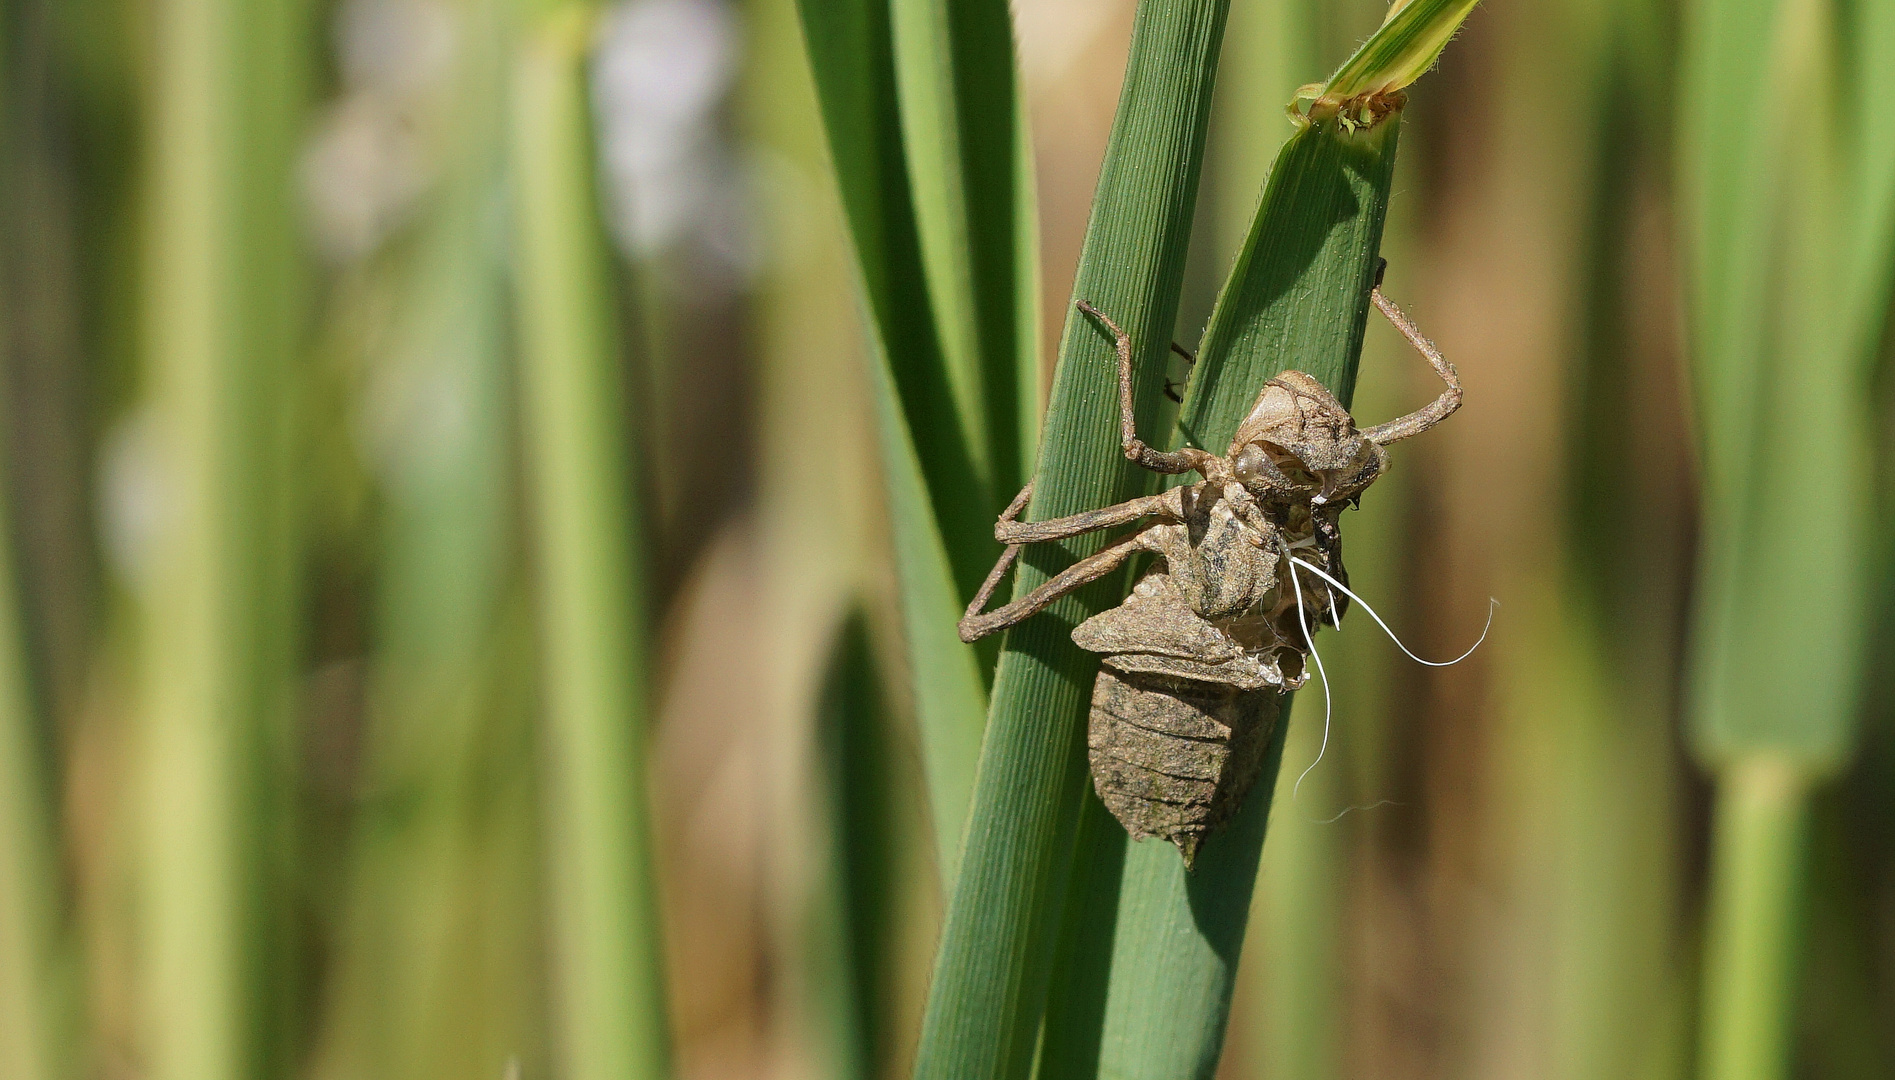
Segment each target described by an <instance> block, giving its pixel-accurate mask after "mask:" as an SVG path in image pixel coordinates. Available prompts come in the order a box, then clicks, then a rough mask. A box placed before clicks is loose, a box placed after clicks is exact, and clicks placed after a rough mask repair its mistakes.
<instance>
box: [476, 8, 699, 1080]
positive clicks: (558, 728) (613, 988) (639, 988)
mask: <svg viewBox="0 0 1895 1080" xmlns="http://www.w3.org/2000/svg"><path fill="white" fill-rule="evenodd" d="M591 14H592V13H591V11H590V9H589V8H588V7H585V6H582V5H576V4H575V5H569V6H564V7H561V8H559V9H557V10H555V11H553V12H551V13H550V14H549V15H547V16H546V17H545V18H544V20H543V21H541V22H539V23H537V24H535V25H532V26H531V28H530V30H529V37H528V39H527V43H526V47H525V49H524V51H523V52H522V54H521V56H520V60H519V64H518V68H517V70H516V72H515V81H514V92H515V100H514V109H513V158H512V161H513V167H514V170H515V172H514V178H515V197H516V200H517V201H516V204H515V224H516V242H517V259H518V262H517V265H516V268H515V274H516V288H517V290H518V301H519V316H520V343H521V352H522V365H523V369H524V373H523V380H522V381H523V385H524V391H525V399H526V411H525V419H526V429H527V449H528V462H529V474H528V475H529V480H530V485H531V488H532V496H531V498H532V503H531V505H532V509H533V511H534V518H535V520H534V523H533V526H534V533H535V538H534V539H535V546H536V548H537V550H536V552H535V557H536V560H537V564H538V573H539V594H540V595H539V601H540V620H541V628H540V632H541V638H542V641H541V645H542V648H543V649H544V666H543V671H544V698H545V703H546V721H545V730H546V745H545V755H546V762H547V783H546V802H547V831H548V838H549V847H550V851H549V853H548V856H549V861H550V865H551V872H552V889H553V913H554V915H553V943H552V951H553V971H554V974H553V980H554V983H553V985H554V991H555V1000H556V1002H557V1005H556V1010H557V1011H556V1015H557V1016H558V1018H559V1019H558V1021H557V1023H558V1028H557V1030H556V1032H555V1046H556V1050H557V1055H558V1056H559V1058H560V1059H561V1061H562V1066H563V1068H562V1073H563V1075H564V1076H566V1077H569V1078H570V1080H648V1078H650V1080H655V1078H657V1077H661V1076H663V1075H665V1073H666V1071H667V1065H666V1058H667V1050H666V1042H667V1038H666V1027H665V1019H664V1016H665V1010H664V995H663V987H662V979H661V976H660V970H659V961H660V955H659V948H660V928H659V926H658V915H657V910H656V904H655V900H654V888H653V884H652V880H651V852H650V838H649V837H650V832H649V825H648V817H649V807H648V805H647V796H646V777H645V770H646V758H645V745H644V744H645V728H646V718H647V705H646V700H647V686H646V678H645V653H646V643H645V630H644V612H643V610H642V607H643V588H642V582H641V581H640V577H639V572H638V565H637V563H636V561H635V560H636V557H637V556H636V553H637V551H638V550H639V548H638V545H637V542H636V538H637V533H636V531H635V530H636V521H637V519H636V516H635V509H634V507H633V504H632V496H631V493H632V490H633V467H632V462H631V461H630V459H629V456H630V443H631V437H630V432H629V431H628V430H627V425H626V412H625V386H624V380H623V373H622V372H621V371H620V369H619V365H618V359H617V357H616V355H615V348H614V338H613V328H612V306H613V305H612V298H611V292H610V287H609V284H608V276H607V263H606V253H605V251H604V248H603V241H602V236H601V231H600V227H599V221H598V210H597V202H596V199H595V193H594V188H593V184H594V163H593V156H592V145H591V137H590V119H591V115H590V110H589V107H588V99H587V94H586V78H585V75H586V58H587V55H588V51H589V45H590V41H591V27H592V25H593V24H592V18H591Z"/></svg>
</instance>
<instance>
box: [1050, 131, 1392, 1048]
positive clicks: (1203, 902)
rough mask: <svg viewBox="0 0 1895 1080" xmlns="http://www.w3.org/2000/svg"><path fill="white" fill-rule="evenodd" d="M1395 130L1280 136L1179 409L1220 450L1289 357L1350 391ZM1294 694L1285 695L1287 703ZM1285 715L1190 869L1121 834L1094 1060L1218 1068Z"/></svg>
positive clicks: (1340, 392) (1186, 428)
mask: <svg viewBox="0 0 1895 1080" xmlns="http://www.w3.org/2000/svg"><path fill="white" fill-rule="evenodd" d="M1399 130H1400V115H1399V113H1397V114H1395V115H1393V116H1390V117H1388V118H1386V119H1384V120H1383V121H1382V122H1381V123H1379V124H1377V125H1375V126H1373V127H1369V128H1362V129H1354V130H1351V129H1350V128H1349V127H1348V126H1346V125H1344V124H1342V123H1341V122H1340V121H1338V120H1326V121H1318V122H1316V123H1314V124H1312V125H1311V126H1309V127H1306V128H1304V129H1303V130H1302V131H1300V132H1298V133H1297V134H1296V135H1295V136H1294V137H1293V138H1292V139H1291V140H1290V141H1289V142H1288V143H1287V144H1286V145H1285V146H1284V148H1283V151H1282V153H1281V154H1280V155H1279V156H1278V158H1277V163H1276V166H1275V167H1274V168H1273V169H1272V170H1271V172H1270V179H1269V183H1268V185H1267V186H1266V188H1265V191H1264V196H1263V202H1262V205H1261V206H1260V207H1259V209H1258V214H1257V217H1256V220H1255V222H1254V224H1253V226H1252V228H1251V232H1250V237H1249V239H1248V240H1247V241H1246V243H1245V245H1244V249H1243V252H1242V253H1241V254H1240V255H1239V257H1238V260H1237V264H1236V266H1235V267H1234V268H1233V269H1232V272H1231V277H1230V282H1229V284H1228V285H1226V287H1225V289H1224V293H1223V295H1222V296H1221V297H1220V298H1219V300H1218V304H1217V308H1216V310H1215V311H1214V312H1213V313H1212V316H1211V322H1210V326H1209V328H1208V329H1207V330H1206V331H1205V336H1204V341H1203V344H1202V346H1201V347H1200V349H1199V354H1198V363H1197V366H1196V368H1195V369H1194V370H1193V376H1192V385H1191V390H1190V393H1189V394H1188V395H1187V397H1186V398H1185V403H1184V407H1183V409H1182V410H1181V411H1180V417H1179V421H1178V424H1179V428H1180V431H1181V432H1182V433H1183V434H1184V438H1185V441H1187V442H1189V443H1190V444H1191V445H1194V446H1202V447H1206V448H1215V449H1216V450H1222V449H1223V448H1224V446H1226V445H1227V444H1228V443H1229V441H1230V437H1231V434H1232V433H1233V432H1234V431H1235V430H1236V427H1237V424H1238V422H1239V421H1240V420H1241V419H1242V418H1243V415H1244V414H1245V413H1246V412H1248V411H1249V408H1250V406H1251V404H1252V403H1253V402H1254V401H1255V398H1256V394H1257V389H1258V388H1259V387H1261V386H1262V385H1263V383H1264V382H1265V381H1266V380H1268V379H1269V378H1270V377H1271V376H1273V375H1275V374H1277V373H1278V372H1280V371H1283V370H1287V369H1290V368H1296V369H1299V370H1302V371H1306V372H1308V373H1309V374H1311V375H1314V376H1316V377H1317V378H1319V379H1321V380H1322V381H1323V382H1324V384H1325V385H1327V386H1329V387H1331V388H1332V389H1333V390H1334V392H1335V393H1336V395H1337V396H1338V398H1340V399H1341V400H1342V401H1343V402H1345V403H1347V402H1348V401H1349V398H1350V395H1351V394H1352V392H1353V390H1354V386H1355V369H1356V364H1357V361H1358V359H1359V358H1360V356H1361V352H1362V338H1363V333H1364V331H1365V329H1366V326H1367V322H1368V308H1369V287H1370V284H1371V283H1372V282H1373V280H1374V275H1375V263H1376V253H1377V251H1378V249H1379V248H1380V246H1381V234H1382V225H1383V222H1384V220H1385V217H1386V214H1387V208H1388V195H1389V188H1390V185H1391V183H1392V182H1393V178H1394V163H1395V148H1396V143H1397V135H1398V133H1399ZM1287 706H1288V699H1287V696H1286V697H1285V699H1284V701H1283V702H1282V703H1281V705H1280V706H1279V708H1280V709H1282V710H1283V711H1282V712H1280V713H1279V718H1280V719H1283V718H1286V713H1287ZM1287 727H1288V725H1287V724H1279V726H1278V730H1277V732H1276V736H1275V739H1274V742H1273V745H1272V748H1271V752H1270V756H1269V759H1268V761H1267V762H1266V764H1265V768H1264V773H1263V775H1262V776H1261V777H1260V778H1259V779H1258V781H1257V786H1256V788H1255V789H1253V791H1252V793H1251V796H1250V798H1249V801H1248V803H1247V804H1246V806H1245V807H1244V809H1243V811H1242V812H1241V813H1240V814H1239V815H1238V817H1237V818H1236V819H1235V820H1233V821H1232V822H1231V823H1230V824H1229V825H1228V826H1227V827H1226V828H1225V829H1224V831H1223V832H1221V833H1218V834H1217V835H1215V836H1213V837H1212V838H1211V839H1210V840H1208V841H1207V842H1206V843H1205V845H1204V847H1203V849H1202V850H1201V851H1200V852H1199V853H1198V858H1197V865H1196V869H1195V870H1193V871H1190V872H1188V873H1187V872H1186V871H1185V869H1184V863H1183V861H1182V860H1181V859H1180V858H1179V857H1178V854H1177V852H1176V851H1175V850H1173V849H1172V848H1171V847H1170V845H1167V844H1158V843H1145V844H1132V845H1130V847H1129V848H1128V849H1127V851H1126V854H1125V863H1124V872H1123V874H1122V876H1121V878H1120V879H1119V881H1117V882H1113V883H1110V884H1111V885H1113V886H1116V888H1117V890H1118V905H1117V920H1116V925H1115V926H1113V925H1110V924H1102V925H1099V926H1097V927H1096V928H1095V929H1094V931H1093V933H1094V934H1095V935H1096V936H1097V938H1096V944H1095V945H1094V946H1093V948H1095V949H1100V950H1103V951H1107V952H1109V954H1110V955H1111V957H1112V966H1111V976H1110V980H1109V983H1108V984H1107V986H1106V987H1105V988H1104V991H1103V992H1104V995H1105V1002H1104V1005H1103V1007H1102V1008H1098V1009H1096V1011H1097V1012H1098V1014H1099V1016H1100V1018H1101V1026H1100V1029H1099V1033H1098V1034H1097V1035H1096V1036H1094V1038H1096V1039H1097V1041H1098V1047H1099V1048H1098V1055H1099V1067H1098V1072H1097V1075H1100V1076H1112V1077H1131V1078H1142V1077H1160V1076H1180V1075H1183V1076H1200V1077H1209V1076H1210V1075H1211V1074H1212V1073H1213V1072H1214V1071H1215V1070H1216V1067H1217V1062H1218V1059H1219V1056H1220V1055H1221V1053H1222V1050H1223V1043H1224V1031H1225V1027H1226V1024H1227V1023H1228V1019H1229V1014H1230V997H1231V992H1232V990H1233V988H1234V985H1235V982H1236V974H1237V961H1238V957H1239V954H1240V953H1241V951H1242V945H1243V937H1244V928H1245V924H1246V922H1247V920H1248V915H1249V911H1250V899H1251V892H1252V890H1253V889H1254V887H1255V885H1256V880H1257V865H1258V859H1259V857H1260V855H1261V852H1262V848H1263V836H1264V830H1265V826H1266V824H1267V823H1268V820H1269V813H1270V794H1271V792H1272V790H1273V789H1274V788H1275V786H1276V770H1277V765H1278V763H1279V762H1280V760H1281V757H1282V752H1283V751H1282V748H1283V739H1284V735H1285V732H1286V731H1287ZM1119 840H1120V841H1121V842H1122V841H1123V836H1122V835H1121V836H1120V837H1119ZM1081 857H1082V858H1085V856H1084V855H1083V854H1082V856H1081ZM1084 906H1094V905H1084ZM1097 906H1101V907H1102V906H1103V905H1102V904H1100V905H1097ZM1053 1019H1054V1018H1052V1017H1050V1016H1049V1018H1048V1024H1049V1028H1050V1027H1051V1025H1052V1023H1053ZM1071 1037H1072V1038H1074V1039H1075V1040H1077V1039H1079V1038H1080V1036H1071ZM1051 1039H1052V1036H1051V1034H1050V1032H1049V1036H1048V1041H1049V1042H1050V1041H1051ZM1046 1064H1047V1067H1048V1068H1056V1067H1057V1065H1056V1063H1054V1062H1052V1061H1050V1060H1049V1061H1048V1062H1047V1063H1046Z"/></svg>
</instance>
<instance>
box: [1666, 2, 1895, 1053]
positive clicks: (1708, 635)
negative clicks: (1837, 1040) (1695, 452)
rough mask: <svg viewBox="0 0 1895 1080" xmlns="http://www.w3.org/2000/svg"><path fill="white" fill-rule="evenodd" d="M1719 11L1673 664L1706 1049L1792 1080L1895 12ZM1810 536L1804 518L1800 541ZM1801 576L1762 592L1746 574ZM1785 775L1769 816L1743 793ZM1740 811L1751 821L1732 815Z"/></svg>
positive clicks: (1853, 631) (1701, 15)
mask: <svg viewBox="0 0 1895 1080" xmlns="http://www.w3.org/2000/svg"><path fill="white" fill-rule="evenodd" d="M1874 7H1875V6H1874V5H1864V6H1860V7H1858V6H1855V5H1846V6H1837V7H1831V6H1829V5H1824V4H1813V3H1800V2H1793V0H1784V2H1780V3H1777V2H1769V0H1754V2H1753V0H1715V2H1708V3H1705V4H1703V5H1700V6H1699V7H1698V8H1696V9H1694V11H1693V15H1694V18H1693V19H1692V20H1691V21H1690V22H1688V24H1687V26H1686V32H1685V43H1686V56H1685V65H1684V77H1683V83H1684V91H1685V92H1684V95H1683V101H1684V112H1683V113H1682V114H1681V118H1680V132H1679V134H1680V143H1681V147H1680V149H1681V153H1680V166H1681V169H1682V172H1681V177H1680V188H1681V190H1682V192H1683V195H1684V199H1685V215H1684V220H1685V222H1686V223H1687V227H1688V228H1687V236H1688V240H1689V263H1688V265H1689V267H1690V270H1691V280H1690V283H1689V284H1690V292H1689V297H1690V300H1691V309H1690V312H1689V315H1690V320H1689V324H1688V325H1689V331H1690V336H1689V340H1690V345H1691V350H1692V353H1693V356H1692V360H1693V370H1694V374H1695V376H1696V379H1695V382H1694V386H1693V389H1694V391H1695V394H1696V398H1697V406H1698V419H1699V437H1700V439H1701V440H1702V453H1701V458H1700V459H1701V462H1702V472H1703V484H1702V496H1701V511H1700V513H1701V518H1702V529H1701V533H1702V537H1703V541H1702V545H1703V546H1702V552H1701V556H1700V559H1699V568H1698V588H1697V592H1696V610H1695V611H1694V612H1693V626H1692V631H1693V634H1692V641H1691V656H1690V666H1689V669H1688V672H1687V684H1686V685H1687V691H1688V701H1687V705H1688V710H1689V715H1688V721H1689V732H1690V735H1691V742H1692V746H1693V749H1694V750H1695V751H1696V752H1697V754H1698V756H1699V757H1700V759H1701V760H1703V761H1704V762H1705V763H1706V765H1707V766H1709V767H1710V768H1712V769H1714V770H1716V771H1717V772H1718V774H1719V784H1720V788H1721V793H1720V800H1721V805H1723V806H1724V808H1725V812H1723V813H1721V814H1720V816H1719V819H1718V822H1717V826H1716V827H1717V836H1716V839H1715V843H1714V845H1713V864H1712V871H1711V875H1712V883H1711V906H1712V920H1711V922H1710V925H1709V927H1708V935H1709V936H1708V938H1707V942H1706V956H1707V968H1706V976H1705V984H1704V997H1703V1008H1704V1016H1703V1026H1702V1033H1703V1036H1704V1039H1705V1043H1704V1047H1703V1053H1702V1054H1701V1055H1700V1062H1701V1064H1702V1068H1703V1071H1704V1072H1703V1074H1704V1075H1705V1076H1707V1077H1711V1078H1714V1080H1724V1078H1727V1077H1729V1078H1736V1077H1742V1078H1746V1080H1748V1078H1752V1077H1758V1078H1762V1077H1770V1076H1779V1075H1783V1074H1784V1072H1785V1070H1787V1068H1788V1065H1789V1063H1788V1056H1787V1031H1788V1028H1787V1025H1788V1023H1789V1015H1788V1014H1789V1008H1790V1004H1791V1002H1792V1001H1793V996H1792V995H1790V994H1789V993H1788V992H1787V990H1786V989H1785V988H1784V987H1783V986H1781V985H1767V984H1766V981H1769V980H1776V981H1778V982H1780V981H1781V980H1782V979H1783V978H1784V977H1785V974H1784V973H1786V972H1790V971H1793V970H1794V963H1795V961H1794V956H1795V941H1796V935H1795V934H1794V933H1792V932H1790V929H1789V924H1788V923H1787V922H1786V921H1785V920H1788V919H1789V918H1790V915H1791V913H1793V912H1795V911H1797V910H1798V909H1799V907H1800V901H1799V899H1798V896H1797V894H1798V892H1799V891H1800V889H1801V880H1802V876H1801V873H1800V863H1799V861H1798V860H1799V859H1800V856H1799V854H1798V852H1799V851H1800V843H1798V842H1793V841H1792V840H1791V839H1786V838H1789V837H1793V836H1795V835H1797V834H1799V833H1800V829H1801V825H1800V824H1799V822H1800V821H1801V818H1802V816H1803V814H1804V813H1805V808H1804V807H1803V805H1802V800H1803V799H1804V798H1805V797H1806V796H1805V794H1804V791H1805V789H1806V787H1807V785H1808V784H1809V783H1810V782H1811V781H1813V780H1814V779H1816V778H1817V777H1819V776H1822V775H1824V774H1826V773H1828V772H1830V771H1832V770H1834V769H1836V768H1837V767H1839V766H1840V765H1842V764H1843V763H1844V762H1845V761H1846V760H1847V759H1848V758H1849V756H1850V755H1851V754H1852V753H1853V751H1854V748H1855V743H1856V729H1857V726H1858V712H1859V704H1858V701H1859V697H1860V691H1861V682H1862V675H1863V670H1864V662H1865V660H1866V659H1867V654H1866V652H1865V648H1866V638H1867V629H1868V615H1869V613H1868V606H1867V596H1868V595H1869V593H1870V592H1871V589H1870V588H1869V586H1870V584H1871V582H1872V581H1873V580H1874V578H1875V572H1874V570H1873V569H1872V567H1871V566H1870V555H1869V552H1870V544H1869V538H1868V534H1869V529H1870V522H1869V506H1870V505H1871V495H1872V487H1871V480H1872V470H1871V465H1870V456H1869V431H1870V426H1871V425H1870V408H1871V402H1872V394H1871V386H1870V381H1869V377H1870V373H1871V370H1872V366H1873V360H1874V357H1875V350H1876V347H1877V345H1878V344H1879V342H1880V340H1881V337H1882V333H1883V330H1884V325H1885V324H1884V320H1885V317H1886V311H1887V305H1888V302H1889V289H1890V271H1889V268H1888V262H1889V259H1890V257H1891V254H1892V253H1895V235H1891V229H1892V228H1895V225H1892V223H1895V217H1892V216H1891V202H1892V201H1895V169H1891V168H1890V166H1889V164H1888V162H1887V157H1888V151H1889V148H1890V146H1891V145H1895V143H1892V142H1891V139H1895V132H1891V124H1892V123H1895V120H1891V118H1890V115H1889V113H1890V108H1889V105H1888V103H1887V102H1885V101H1881V100H1876V95H1877V94H1878V93H1881V92H1885V91H1886V89H1887V86H1888V81H1889V79H1890V78H1891V75H1890V73H1889V71H1888V61H1889V59H1890V58H1891V55H1895V53H1892V52H1891V50H1895V20H1891V18H1890V17H1889V15H1888V14H1887V12H1885V11H1875V10H1871V9H1872V8H1874ZM1810 523H1816V524H1815V525H1814V527H1811V525H1810ZM1785 574H1789V575H1792V578H1793V580H1795V581H1796V588H1795V589H1794V590H1791V591H1789V592H1787V593H1782V594H1779V595H1775V596H1770V597H1767V596H1766V595H1765V594H1766V592H1767V591H1768V590H1766V589H1763V588H1760V582H1763V581H1766V580H1773V579H1777V578H1780V577H1781V576H1782V575H1785ZM1771 770H1777V771H1787V772H1788V773H1790V774H1792V779H1793V782H1786V783H1784V784H1782V785H1779V786H1780V787H1781V788H1782V791H1781V792H1780V793H1779V794H1778V795H1777V796H1776V797H1774V798H1773V799H1771V800H1769V801H1768V805H1767V806H1765V805H1764V804H1762V803H1757V804H1756V805H1754V806H1753V805H1752V803H1753V802H1754V800H1752V799H1751V796H1752V795H1754V794H1755V792H1754V791H1753V790H1752V786H1753V782H1754V781H1755V779H1756V777H1757V776H1758V775H1761V774H1762V773H1763V772H1768V771H1771ZM1746 807H1749V809H1746Z"/></svg>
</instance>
